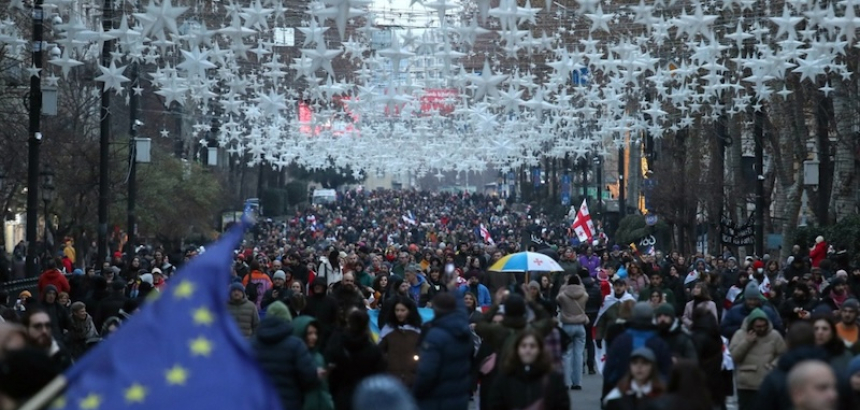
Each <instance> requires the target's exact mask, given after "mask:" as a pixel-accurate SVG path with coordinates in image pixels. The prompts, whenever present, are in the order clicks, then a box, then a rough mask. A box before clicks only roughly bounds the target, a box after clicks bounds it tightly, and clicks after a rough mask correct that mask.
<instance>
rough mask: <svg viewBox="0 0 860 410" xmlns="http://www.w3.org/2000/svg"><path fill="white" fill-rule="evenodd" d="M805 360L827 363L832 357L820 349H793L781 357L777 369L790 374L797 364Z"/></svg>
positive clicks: (812, 347)
mask: <svg viewBox="0 0 860 410" xmlns="http://www.w3.org/2000/svg"><path fill="white" fill-rule="evenodd" d="M805 360H821V361H822V362H825V363H826V362H829V361H830V357H829V356H828V355H827V352H826V351H825V350H824V349H822V348H820V347H817V346H801V347H798V348H796V349H791V350H789V351H787V352H785V353H784V354H783V355H782V356H780V358H779V361H777V363H776V367H777V368H778V369H779V370H781V371H783V372H786V373H788V372H789V371H790V370H791V369H792V368H794V366H795V365H796V364H798V363H800V362H802V361H805Z"/></svg>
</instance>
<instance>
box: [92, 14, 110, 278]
mask: <svg viewBox="0 0 860 410" xmlns="http://www.w3.org/2000/svg"><path fill="white" fill-rule="evenodd" d="M102 10H103V11H102V28H103V29H104V31H105V32H108V31H110V30H111V29H113V1H111V0H104V5H103V9H102ZM112 44H113V40H108V41H105V42H104V44H103V45H102V55H101V60H102V61H101V65H102V66H104V67H107V66H109V65H110V58H111V56H110V53H111V46H112ZM101 102H102V104H101V109H100V110H99V206H98V208H99V210H98V212H99V232H98V243H97V245H98V252H97V255H98V261H97V263H96V266H98V268H99V269H101V265H102V264H103V263H104V262H105V260H107V257H108V249H107V247H108V240H107V232H108V195H109V193H108V184H109V183H110V181H109V180H110V174H109V168H110V164H109V162H110V140H111V129H110V117H111V115H110V90H108V89H106V88H105V87H102V95H101Z"/></svg>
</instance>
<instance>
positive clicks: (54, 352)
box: [21, 308, 72, 372]
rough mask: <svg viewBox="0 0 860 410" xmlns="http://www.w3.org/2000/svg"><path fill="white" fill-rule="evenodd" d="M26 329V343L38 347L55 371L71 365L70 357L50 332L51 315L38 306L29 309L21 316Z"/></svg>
mask: <svg viewBox="0 0 860 410" xmlns="http://www.w3.org/2000/svg"><path fill="white" fill-rule="evenodd" d="M21 324H22V325H24V328H25V329H26V330H27V344H28V345H29V346H30V347H34V348H36V349H39V350H40V351H42V352H43V353H45V354H46V355H48V357H49V358H50V360H51V363H52V364H53V368H54V370H55V371H56V372H62V371H65V370H66V369H68V368H69V367H70V366H71V365H72V357H71V355H69V353H68V351H67V350H65V348H64V347H63V346H62V345H60V343H59V342H58V341H57V339H56V337H55V336H54V335H53V334H52V333H51V329H52V328H53V327H52V326H51V317H50V316H49V315H48V314H47V313H46V312H45V311H44V310H41V309H38V308H35V309H30V310H28V311H27V313H25V314H24V316H23V317H22V318H21Z"/></svg>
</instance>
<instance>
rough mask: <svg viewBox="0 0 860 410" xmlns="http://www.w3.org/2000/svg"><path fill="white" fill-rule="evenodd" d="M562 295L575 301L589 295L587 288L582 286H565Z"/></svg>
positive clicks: (562, 288)
mask: <svg viewBox="0 0 860 410" xmlns="http://www.w3.org/2000/svg"><path fill="white" fill-rule="evenodd" d="M561 293H563V294H564V295H565V296H567V297H569V298H573V299H580V298H583V297H585V296H587V295H588V293H587V292H586V291H585V286H582V285H564V286H562V287H561Z"/></svg>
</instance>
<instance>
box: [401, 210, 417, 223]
mask: <svg viewBox="0 0 860 410" xmlns="http://www.w3.org/2000/svg"><path fill="white" fill-rule="evenodd" d="M403 222H406V223H408V224H409V225H418V224H417V223H416V222H415V215H413V214H412V211H410V212H409V213H408V214H406V215H403Z"/></svg>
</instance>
